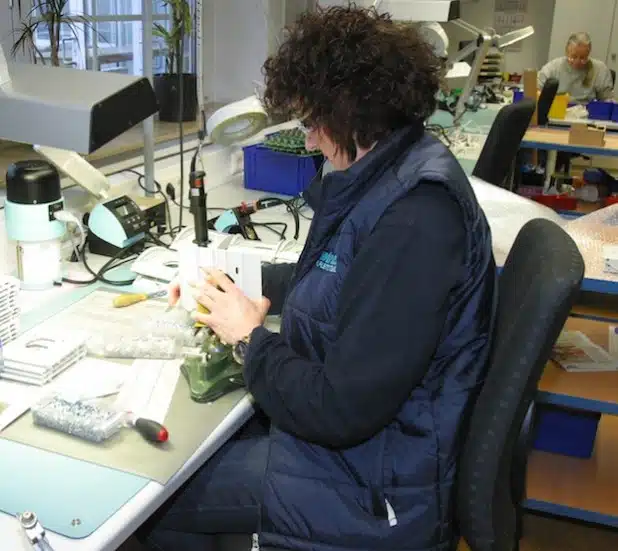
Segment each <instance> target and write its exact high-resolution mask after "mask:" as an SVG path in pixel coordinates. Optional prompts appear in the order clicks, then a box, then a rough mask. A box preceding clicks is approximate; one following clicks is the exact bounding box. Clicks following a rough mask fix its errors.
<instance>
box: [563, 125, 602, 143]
mask: <svg viewBox="0 0 618 551" xmlns="http://www.w3.org/2000/svg"><path fill="white" fill-rule="evenodd" d="M569 144H570V145H589V146H592V147H605V129H604V128H590V127H589V126H588V125H587V124H585V123H577V124H573V125H572V126H571V130H570V131H569Z"/></svg>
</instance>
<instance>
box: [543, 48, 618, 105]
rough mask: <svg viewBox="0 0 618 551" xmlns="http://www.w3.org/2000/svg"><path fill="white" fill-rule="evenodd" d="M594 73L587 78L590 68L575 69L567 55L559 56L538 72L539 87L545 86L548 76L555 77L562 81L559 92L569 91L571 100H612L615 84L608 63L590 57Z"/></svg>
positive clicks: (578, 101)
mask: <svg viewBox="0 0 618 551" xmlns="http://www.w3.org/2000/svg"><path fill="white" fill-rule="evenodd" d="M590 61H591V63H592V69H591V71H592V74H591V75H590V78H589V79H588V82H584V81H585V80H586V76H587V74H588V69H584V70H578V69H573V68H572V67H571V66H570V65H569V62H568V61H567V58H566V57H558V58H556V59H552V60H551V61H550V62H549V63H547V64H546V65H545V66H544V67H543V68H542V69H541V70H540V71H539V74H538V86H539V89H541V88H543V85H544V84H545V81H546V80H547V79H548V78H555V79H556V80H558V82H560V85H559V87H558V93H559V94H565V93H568V94H569V95H570V96H571V101H575V102H577V103H588V102H589V101H592V100H594V99H597V100H611V99H613V98H614V84H613V82H612V75H611V73H610V71H609V69H608V68H607V65H605V63H603V62H602V61H599V60H598V59H590Z"/></svg>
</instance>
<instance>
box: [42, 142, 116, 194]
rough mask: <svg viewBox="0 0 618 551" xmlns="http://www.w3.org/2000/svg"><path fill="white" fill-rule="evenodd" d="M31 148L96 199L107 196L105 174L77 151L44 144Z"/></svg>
mask: <svg viewBox="0 0 618 551" xmlns="http://www.w3.org/2000/svg"><path fill="white" fill-rule="evenodd" d="M33 148H34V150H35V151H36V152H37V153H38V154H39V155H41V156H42V157H44V158H45V159H46V160H48V161H49V162H50V163H52V164H53V165H54V166H55V167H56V168H57V169H58V170H59V171H60V172H62V173H63V174H66V175H67V176H68V177H69V178H71V180H73V181H74V182H75V183H76V184H78V185H80V186H82V187H83V188H84V189H85V190H86V191H89V192H90V193H92V195H94V196H95V197H97V198H98V199H107V198H108V197H109V189H110V183H109V180H108V179H107V176H105V174H103V173H102V172H101V171H100V170H99V169H97V168H95V167H93V166H92V165H91V164H90V163H89V162H88V161H87V160H86V159H84V158H83V157H82V156H81V155H79V154H78V153H75V152H74V151H67V150H66V149H58V148H57V147H48V146H44V145H34V146H33Z"/></svg>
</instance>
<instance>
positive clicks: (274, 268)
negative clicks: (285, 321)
mask: <svg viewBox="0 0 618 551" xmlns="http://www.w3.org/2000/svg"><path fill="white" fill-rule="evenodd" d="M295 266H296V264H266V265H265V266H263V267H262V294H263V295H264V296H265V297H266V298H267V299H268V300H270V310H269V311H268V313H269V314H275V315H276V314H280V313H281V309H282V308H283V303H284V301H285V297H286V295H287V294H288V289H289V286H290V280H291V279H292V274H293V272H294V267H295Z"/></svg>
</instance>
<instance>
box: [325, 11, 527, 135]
mask: <svg viewBox="0 0 618 551" xmlns="http://www.w3.org/2000/svg"><path fill="white" fill-rule="evenodd" d="M346 3H347V2H345V1H344V0H320V1H319V4H320V6H322V7H329V6H341V5H344V4H346ZM356 4H357V5H358V6H360V7H364V8H370V7H373V8H375V9H376V10H377V11H378V12H379V13H389V14H390V15H391V16H392V17H393V19H398V20H401V21H412V22H419V23H421V25H419V31H420V33H421V34H422V35H423V37H424V38H425V40H427V42H428V43H429V44H430V45H431V46H432V47H433V49H434V52H435V53H436V55H437V56H438V57H440V58H441V59H443V60H444V61H445V64H446V67H447V73H446V78H462V77H466V83H465V85H464V87H463V90H462V92H461V95H460V96H459V99H458V101H457V105H456V107H455V112H454V123H455V124H457V123H458V122H459V120H460V119H461V117H462V116H463V114H464V113H465V111H466V106H467V103H468V100H469V99H470V95H471V94H472V91H473V90H474V87H475V86H476V85H477V82H478V78H479V74H480V73H481V69H482V68H483V63H484V62H485V58H486V57H487V54H488V52H489V50H490V49H491V48H497V49H504V48H506V47H507V46H511V45H513V44H515V43H517V42H520V41H521V40H524V39H526V38H528V37H529V36H532V35H533V34H534V27H532V26H528V27H525V28H523V29H517V30H515V31H512V32H509V33H507V34H505V35H499V34H497V33H496V32H495V31H494V30H493V29H487V30H484V29H480V28H478V27H475V26H474V25H471V24H470V23H466V22H465V21H463V20H462V19H461V2H460V0H358V1H357V2H356ZM447 22H451V23H453V24H454V25H457V26H458V27H460V28H462V29H464V30H466V31H468V32H469V33H471V34H473V35H474V36H475V37H476V40H473V41H472V42H471V43H470V44H469V45H468V46H466V47H465V48H462V49H461V50H459V51H458V52H456V53H455V54H454V55H451V56H449V55H448V49H449V41H448V36H447V34H446V32H445V31H444V29H443V28H442V26H441V25H440V23H447ZM472 54H474V62H473V63H472V66H470V65H468V63H465V62H464V61H463V60H464V59H466V58H467V57H468V56H470V55H472Z"/></svg>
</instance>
